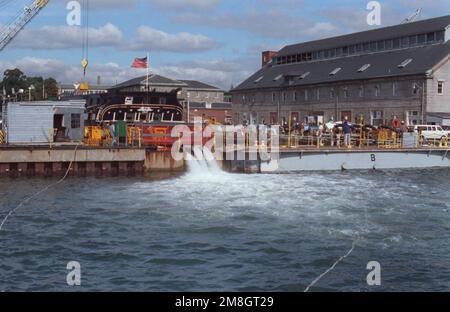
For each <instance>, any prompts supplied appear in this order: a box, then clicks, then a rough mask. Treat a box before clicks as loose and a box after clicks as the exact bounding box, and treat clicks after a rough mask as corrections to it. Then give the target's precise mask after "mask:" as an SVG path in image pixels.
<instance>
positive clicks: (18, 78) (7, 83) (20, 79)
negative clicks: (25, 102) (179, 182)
mask: <svg viewBox="0 0 450 312" xmlns="http://www.w3.org/2000/svg"><path fill="white" fill-rule="evenodd" d="M0 88H1V89H2V90H3V88H4V89H5V90H6V94H8V95H11V94H12V89H14V91H15V92H18V91H19V90H20V89H25V88H28V85H27V76H25V74H24V73H23V72H22V71H21V70H20V69H18V68H15V69H7V70H6V71H5V72H4V73H3V80H2V82H1V85H0Z"/></svg>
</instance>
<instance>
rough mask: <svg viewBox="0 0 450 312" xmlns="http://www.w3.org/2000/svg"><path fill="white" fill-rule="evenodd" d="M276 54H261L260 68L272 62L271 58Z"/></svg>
mask: <svg viewBox="0 0 450 312" xmlns="http://www.w3.org/2000/svg"><path fill="white" fill-rule="evenodd" d="M277 54H278V52H276V51H264V52H263V53H262V67H264V66H266V65H267V64H269V63H270V62H272V58H273V57H274V56H275V55H277Z"/></svg>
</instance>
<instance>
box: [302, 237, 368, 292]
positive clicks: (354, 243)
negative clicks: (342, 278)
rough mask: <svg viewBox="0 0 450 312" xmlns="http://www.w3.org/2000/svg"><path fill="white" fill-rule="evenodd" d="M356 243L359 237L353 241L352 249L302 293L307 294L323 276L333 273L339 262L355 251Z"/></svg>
mask: <svg viewBox="0 0 450 312" xmlns="http://www.w3.org/2000/svg"><path fill="white" fill-rule="evenodd" d="M358 241H359V237H358V238H357V239H355V240H354V241H353V243H352V248H350V250H349V251H348V252H347V253H346V254H345V255H343V256H342V257H340V258H339V259H338V260H337V261H336V262H335V263H333V265H332V266H331V267H330V268H329V269H328V270H326V271H325V272H323V273H322V274H320V275H319V277H317V278H316V279H315V280H314V281H312V283H311V284H309V285H308V287H306V289H305V291H304V292H308V291H309V290H310V288H311V287H314V285H316V284H317V283H318V282H319V281H320V280H321V279H322V278H323V277H324V276H325V275H327V274H328V273H330V272H331V271H333V270H334V269H335V268H336V266H337V265H338V264H339V263H340V262H341V261H343V260H344V259H345V258H347V257H348V256H350V254H351V253H352V252H353V250H355V247H356V244H357V243H358Z"/></svg>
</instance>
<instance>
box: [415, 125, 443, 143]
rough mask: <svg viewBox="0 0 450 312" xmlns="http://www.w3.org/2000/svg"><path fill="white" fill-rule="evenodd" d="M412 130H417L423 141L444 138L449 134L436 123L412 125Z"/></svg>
mask: <svg viewBox="0 0 450 312" xmlns="http://www.w3.org/2000/svg"><path fill="white" fill-rule="evenodd" d="M414 132H419V133H420V135H421V138H422V139H423V140H425V141H433V140H444V139H447V138H448V136H449V135H448V132H447V131H444V129H442V127H441V126H436V125H417V126H415V127H414Z"/></svg>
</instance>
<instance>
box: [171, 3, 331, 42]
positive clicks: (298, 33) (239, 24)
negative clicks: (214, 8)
mask: <svg viewBox="0 0 450 312" xmlns="http://www.w3.org/2000/svg"><path fill="white" fill-rule="evenodd" d="M173 21H175V22H176V23H180V24H187V25H200V26H208V27H215V28H220V29H223V28H228V29H237V30H243V31H246V32H249V33H253V34H257V35H260V36H261V37H264V38H267V37H269V38H275V39H294V38H295V39H299V38H302V37H312V36H314V37H317V36H318V37H326V36H329V35H332V34H333V32H334V31H335V28H334V27H333V26H332V25H331V24H328V23H323V22H315V21H312V20H310V19H308V18H299V17H298V16H294V15H290V14H287V13H284V12H280V11H273V10H268V11H264V12H259V11H251V12H247V13H245V14H242V15H236V14H228V13H221V14H218V15H209V16H205V15H203V14H192V13H190V14H189V13H187V14H182V15H178V16H175V17H174V18H173Z"/></svg>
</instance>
